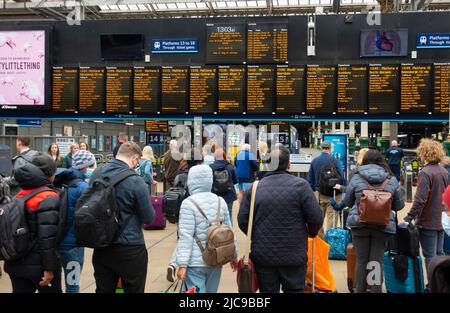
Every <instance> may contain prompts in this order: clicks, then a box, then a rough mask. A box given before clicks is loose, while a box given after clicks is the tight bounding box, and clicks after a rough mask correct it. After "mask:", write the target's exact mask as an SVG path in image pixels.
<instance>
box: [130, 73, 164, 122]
mask: <svg viewBox="0 0 450 313" xmlns="http://www.w3.org/2000/svg"><path fill="white" fill-rule="evenodd" d="M160 94H161V69H160V68H157V67H154V68H149V67H135V68H134V83H133V103H134V112H136V113H156V112H158V110H159V103H160V98H161V97H160Z"/></svg>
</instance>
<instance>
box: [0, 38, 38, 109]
mask: <svg viewBox="0 0 450 313" xmlns="http://www.w3.org/2000/svg"><path fill="white" fill-rule="evenodd" d="M5 104H6V105H43V104H45V31H43V30H42V31H28V30H27V31H0V105H5Z"/></svg>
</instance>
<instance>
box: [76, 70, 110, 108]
mask: <svg viewBox="0 0 450 313" xmlns="http://www.w3.org/2000/svg"><path fill="white" fill-rule="evenodd" d="M79 82H80V87H79V94H80V98H79V104H80V112H103V102H104V89H105V69H104V68H93V67H80V79H79Z"/></svg>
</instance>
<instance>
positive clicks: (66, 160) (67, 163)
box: [61, 152, 72, 168]
mask: <svg viewBox="0 0 450 313" xmlns="http://www.w3.org/2000/svg"><path fill="white" fill-rule="evenodd" d="M61 167H62V168H71V167H72V153H70V152H69V154H67V155H66V156H65V157H64V159H63V161H62V165H61Z"/></svg>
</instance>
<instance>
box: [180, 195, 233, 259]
mask: <svg viewBox="0 0 450 313" xmlns="http://www.w3.org/2000/svg"><path fill="white" fill-rule="evenodd" d="M188 200H189V201H190V202H191V203H192V204H193V205H194V206H195V207H196V208H197V210H198V211H199V212H200V214H201V215H203V217H204V218H205V219H206V220H207V221H208V223H209V220H208V217H206V214H205V213H204V212H203V210H202V209H201V208H200V206H199V205H198V204H197V203H196V202H195V201H194V200H192V199H191V198H188ZM220 206H221V205H220V197H217V216H216V220H215V221H214V222H213V223H209V227H208V232H207V233H206V247H205V248H203V245H202V242H201V241H200V239H199V238H198V236H197V235H194V239H195V242H196V243H197V245H198V247H199V248H200V251H201V252H202V256H203V260H204V261H205V263H206V264H207V265H208V266H218V265H224V264H227V263H228V262H230V261H232V260H234V259H235V257H236V256H235V251H236V248H235V245H234V233H233V230H232V229H231V228H230V227H228V226H227V225H225V224H223V223H222V222H221V221H220Z"/></svg>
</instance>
